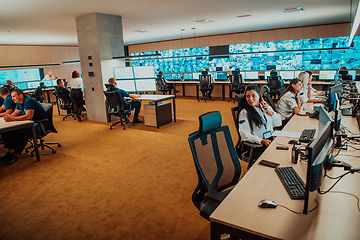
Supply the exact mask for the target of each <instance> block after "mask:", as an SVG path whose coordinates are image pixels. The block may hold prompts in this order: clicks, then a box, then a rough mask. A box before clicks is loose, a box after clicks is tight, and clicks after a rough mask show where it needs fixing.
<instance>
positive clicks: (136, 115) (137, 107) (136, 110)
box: [109, 78, 142, 123]
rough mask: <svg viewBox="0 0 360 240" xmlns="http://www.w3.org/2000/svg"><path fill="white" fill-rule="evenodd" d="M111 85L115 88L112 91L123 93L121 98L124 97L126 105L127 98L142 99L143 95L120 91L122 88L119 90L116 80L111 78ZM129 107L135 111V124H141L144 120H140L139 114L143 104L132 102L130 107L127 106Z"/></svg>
mask: <svg viewBox="0 0 360 240" xmlns="http://www.w3.org/2000/svg"><path fill="white" fill-rule="evenodd" d="M109 84H113V85H114V87H113V88H111V89H110V90H119V91H120V93H121V96H122V97H123V99H124V102H125V104H127V102H126V100H125V97H129V98H132V99H136V98H139V97H141V95H135V94H129V93H128V92H127V91H125V90H123V89H120V88H117V83H116V81H115V78H109ZM127 107H128V108H129V109H130V110H131V111H132V110H133V109H135V113H134V123H141V122H142V120H141V119H139V118H138V117H139V112H140V108H141V102H140V101H138V100H132V101H131V102H130V106H128V105H127Z"/></svg>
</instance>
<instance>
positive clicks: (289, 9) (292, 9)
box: [280, 7, 305, 13]
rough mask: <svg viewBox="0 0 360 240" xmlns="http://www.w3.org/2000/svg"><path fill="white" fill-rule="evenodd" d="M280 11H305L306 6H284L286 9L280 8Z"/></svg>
mask: <svg viewBox="0 0 360 240" xmlns="http://www.w3.org/2000/svg"><path fill="white" fill-rule="evenodd" d="M280 11H281V12H283V13H291V12H302V11H305V8H304V7H295V8H284V9H280Z"/></svg>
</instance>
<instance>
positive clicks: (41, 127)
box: [34, 119, 49, 135]
mask: <svg viewBox="0 0 360 240" xmlns="http://www.w3.org/2000/svg"><path fill="white" fill-rule="evenodd" d="M47 121H49V120H48V119H41V120H34V122H35V123H38V124H39V126H40V129H41V132H42V133H43V134H44V135H46V131H45V128H44V125H43V124H42V123H43V122H47Z"/></svg>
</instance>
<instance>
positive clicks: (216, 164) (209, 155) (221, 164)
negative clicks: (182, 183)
mask: <svg viewBox="0 0 360 240" xmlns="http://www.w3.org/2000/svg"><path fill="white" fill-rule="evenodd" d="M221 124H222V117H221V114H220V112H218V111H214V112H208V113H205V114H202V115H201V116H199V130H198V131H196V132H194V133H191V134H190V135H189V139H188V140H189V144H190V148H191V152H192V155H193V158H194V163H195V167H196V171H197V174H198V177H199V181H203V183H204V184H205V185H206V189H207V191H208V192H212V191H217V192H220V191H222V190H224V189H226V188H228V187H231V186H233V185H235V184H236V183H237V182H238V180H239V178H240V173H241V166H240V162H239V158H238V155H237V153H236V150H235V147H234V144H233V141H232V138H231V134H230V130H229V127H228V126H221Z"/></svg>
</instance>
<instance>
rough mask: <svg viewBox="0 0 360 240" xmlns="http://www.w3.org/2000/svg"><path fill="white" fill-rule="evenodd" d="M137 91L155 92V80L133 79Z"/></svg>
mask: <svg viewBox="0 0 360 240" xmlns="http://www.w3.org/2000/svg"><path fill="white" fill-rule="evenodd" d="M135 85H136V91H137V92H155V91H156V81H155V79H153V78H149V79H137V80H135Z"/></svg>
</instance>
